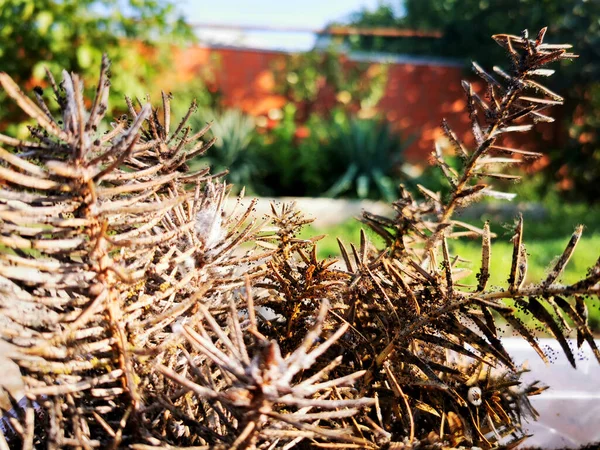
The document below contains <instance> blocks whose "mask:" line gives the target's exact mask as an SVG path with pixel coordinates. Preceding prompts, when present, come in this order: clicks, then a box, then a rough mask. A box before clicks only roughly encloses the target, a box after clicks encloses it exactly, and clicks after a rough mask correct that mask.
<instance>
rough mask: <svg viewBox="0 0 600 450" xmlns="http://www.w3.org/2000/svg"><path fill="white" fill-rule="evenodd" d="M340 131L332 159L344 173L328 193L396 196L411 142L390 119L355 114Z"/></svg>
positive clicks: (329, 195) (365, 196)
mask: <svg viewBox="0 0 600 450" xmlns="http://www.w3.org/2000/svg"><path fill="white" fill-rule="evenodd" d="M336 131H337V133H336V135H335V137H334V139H333V140H332V142H331V143H330V146H331V152H332V158H331V161H338V163H337V167H339V168H340V169H342V170H343V173H342V175H341V176H340V177H339V178H337V180H335V182H334V183H333V185H332V186H331V187H330V188H329V189H328V190H327V191H326V192H325V193H324V194H325V195H326V196H328V197H337V196H339V195H340V194H344V193H346V194H349V195H350V196H352V197H354V196H356V197H358V198H361V199H362V198H380V199H384V200H385V201H388V202H391V201H393V200H395V199H396V198H397V193H398V192H397V184H398V176H397V175H398V168H399V165H400V163H401V158H402V149H403V147H404V145H408V143H409V142H408V143H407V142H404V143H403V142H402V141H401V139H400V137H399V136H398V134H396V133H394V132H393V131H392V129H391V126H390V124H389V123H388V122H385V121H381V120H377V119H359V118H352V119H350V121H349V122H347V123H345V124H343V125H340V126H338V129H337V130H336ZM333 180H334V179H333V178H332V181H333Z"/></svg>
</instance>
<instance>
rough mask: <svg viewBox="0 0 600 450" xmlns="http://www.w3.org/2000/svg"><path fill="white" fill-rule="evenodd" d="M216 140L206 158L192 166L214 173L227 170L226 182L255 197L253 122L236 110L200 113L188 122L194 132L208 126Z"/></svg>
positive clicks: (203, 111) (249, 117) (213, 110)
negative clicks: (206, 168)
mask: <svg viewBox="0 0 600 450" xmlns="http://www.w3.org/2000/svg"><path fill="white" fill-rule="evenodd" d="M209 122H212V126H211V128H210V130H211V133H212V135H213V136H214V137H215V138H216V141H215V143H214V145H213V146H212V147H211V148H210V149H209V150H208V152H207V153H206V155H205V156H204V157H201V158H197V159H196V160H195V161H194V164H193V165H206V166H210V167H211V169H212V171H213V172H214V173H218V172H222V171H225V170H227V171H228V172H229V173H228V174H227V176H226V179H227V181H229V182H230V183H232V184H233V185H234V188H235V189H237V190H239V189H241V188H242V187H246V190H247V192H249V193H254V192H255V185H256V183H257V178H256V174H257V173H258V170H259V166H258V164H259V161H257V158H256V156H255V154H254V152H253V149H252V148H251V145H252V144H253V140H255V139H256V133H255V123H254V118H253V117H251V116H249V115H247V114H244V113H243V112H242V111H240V110H239V109H226V110H223V111H218V110H215V109H206V108H204V109H202V108H201V109H200V111H198V113H196V114H194V115H193V116H192V118H191V120H190V125H191V126H192V128H193V129H197V130H200V129H202V128H203V127H204V126H206V124H207V123H209Z"/></svg>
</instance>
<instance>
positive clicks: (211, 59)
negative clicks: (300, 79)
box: [165, 47, 510, 163]
mask: <svg viewBox="0 0 600 450" xmlns="http://www.w3.org/2000/svg"><path fill="white" fill-rule="evenodd" d="M282 55H283V54H282V53H278V52H272V51H260V50H251V49H223V48H219V49H211V48H206V47H192V48H189V49H185V50H182V51H180V52H179V53H178V54H177V55H176V66H177V68H178V70H177V71H176V72H178V74H179V75H178V77H179V78H180V79H179V80H178V82H186V81H189V80H191V79H192V78H194V77H198V76H202V73H203V72H204V73H205V72H206V71H207V70H210V71H213V75H214V79H215V80H216V84H217V87H218V88H219V89H220V91H221V92H222V94H223V102H224V104H225V105H226V106H229V107H236V108H240V109H242V110H244V111H246V112H248V113H250V114H252V115H257V116H258V115H264V114H267V113H268V111H269V110H270V109H272V108H281V107H282V106H283V105H284V104H285V101H286V100H285V98H284V97H283V96H280V95H277V94H274V92H273V88H274V81H273V76H272V72H271V71H272V70H273V67H275V66H276V62H277V61H278V60H281V57H282ZM388 70H389V71H388V83H387V86H386V93H385V95H384V97H383V98H382V100H381V101H380V103H379V105H378V110H379V112H380V113H382V114H384V115H385V116H386V117H387V119H388V120H389V121H390V122H391V123H392V124H393V125H394V126H395V128H396V129H397V130H400V131H401V132H402V133H403V134H404V135H405V136H415V137H416V138H417V139H416V140H415V142H414V143H413V144H412V145H411V147H410V148H408V149H407V153H406V157H407V159H408V160H409V161H411V162H415V163H418V162H424V161H426V160H427V159H428V157H429V155H430V154H431V152H432V150H433V148H434V145H433V144H434V141H435V139H436V138H437V137H439V136H440V135H441V128H440V123H441V121H442V119H443V118H446V119H447V120H448V121H449V123H450V125H451V126H452V128H453V129H454V130H455V132H456V133H457V134H458V135H459V137H461V138H462V139H463V141H464V142H465V144H466V145H471V144H472V143H473V139H472V137H471V135H470V133H469V128H470V125H469V119H468V117H467V115H466V114H465V113H464V108H465V97H464V92H463V90H462V87H461V83H460V82H461V79H463V78H464V77H465V73H464V71H463V69H462V68H461V67H458V66H451V65H436V64H434V63H432V64H422V63H419V64H412V63H393V64H390V65H389V69H388ZM165 82H167V81H165ZM506 143H507V144H509V143H510V142H506Z"/></svg>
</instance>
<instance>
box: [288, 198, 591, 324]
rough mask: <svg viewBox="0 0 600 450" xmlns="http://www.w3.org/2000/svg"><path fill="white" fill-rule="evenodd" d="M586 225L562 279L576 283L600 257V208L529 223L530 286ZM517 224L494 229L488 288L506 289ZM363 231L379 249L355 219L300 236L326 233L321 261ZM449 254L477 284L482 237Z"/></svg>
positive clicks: (572, 208)
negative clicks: (575, 233) (571, 238)
mask: <svg viewBox="0 0 600 450" xmlns="http://www.w3.org/2000/svg"><path fill="white" fill-rule="evenodd" d="M484 219H485V216H484V217H482V218H481V219H479V220H469V221H468V222H470V223H471V224H473V225H476V226H479V227H481V226H483V223H484V221H485V220H484ZM580 223H583V224H586V226H585V228H584V233H583V237H582V238H581V240H580V241H579V244H578V245H577V248H576V250H575V253H574V254H573V256H572V258H571V260H570V261H569V263H568V265H567V266H566V268H565V271H564V272H563V274H562V275H561V277H560V278H559V281H561V282H563V283H573V282H576V281H578V280H580V279H581V278H583V277H585V276H586V273H587V271H588V269H589V268H590V267H592V266H593V265H594V264H595V262H596V261H597V260H598V257H599V256H600V208H598V207H596V208H592V207H588V206H586V205H562V206H560V207H557V208H556V209H554V210H551V211H549V212H548V215H547V217H545V218H544V220H538V221H534V220H529V221H528V220H527V219H526V220H525V226H524V243H525V247H526V249H527V253H528V270H527V277H526V283H539V282H540V281H542V280H543V279H544V278H545V277H546V274H547V272H548V270H549V269H550V268H551V267H552V265H553V263H554V262H555V261H556V259H557V258H558V257H559V256H560V255H561V254H562V252H563V250H564V249H565V246H566V245H567V243H568V242H569V239H570V237H571V234H572V233H573V231H574V229H575V227H576V226H577V225H578V224H580ZM513 225H514V224H513V222H512V221H508V222H505V223H500V224H497V223H496V224H494V223H491V229H492V231H493V232H494V233H496V235H497V236H496V237H495V238H494V239H493V240H492V259H491V265H490V280H489V282H488V287H499V288H505V287H506V286H507V279H508V275H509V272H510V267H511V260H512V248H513V247H512V243H511V242H510V239H511V237H512V235H513ZM361 228H362V229H365V232H366V234H367V236H368V237H369V239H370V240H371V242H373V243H374V244H375V245H376V246H377V247H378V248H381V247H382V245H383V241H382V240H381V239H380V238H379V236H377V235H376V234H375V233H374V232H372V231H371V230H369V229H367V228H366V227H365V226H364V225H363V224H361V223H360V222H359V221H358V220H356V219H352V220H349V221H346V222H343V223H340V224H338V225H335V226H331V227H327V228H317V227H314V226H307V227H305V228H304V229H303V230H302V232H301V233H300V236H299V237H301V238H306V237H309V236H315V235H321V234H325V235H326V236H325V237H324V238H323V239H321V240H320V241H319V242H318V244H317V250H318V255H319V257H320V258H336V257H338V256H339V255H340V251H339V246H338V243H337V241H336V237H339V238H340V239H341V240H342V241H343V242H344V244H346V246H348V247H349V245H350V244H351V243H353V244H355V245H358V242H359V239H360V229H361ZM449 249H450V253H451V256H452V255H457V254H458V255H460V256H461V258H463V259H465V260H468V261H469V262H468V263H464V264H462V265H461V267H466V268H468V269H470V270H471V271H472V273H471V274H470V275H469V276H468V277H466V278H464V279H462V280H461V281H460V282H461V283H462V284H466V285H476V283H477V281H476V274H477V273H478V271H479V269H480V267H481V241H480V240H478V239H460V240H453V241H450V242H449ZM588 308H589V317H590V324H591V326H592V328H593V329H594V331H595V332H600V305H599V304H598V302H591V303H589V304H588Z"/></svg>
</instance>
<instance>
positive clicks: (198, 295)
mask: <svg viewBox="0 0 600 450" xmlns="http://www.w3.org/2000/svg"><path fill="white" fill-rule="evenodd" d="M544 34H545V30H542V31H541V32H540V34H539V35H538V37H537V38H536V39H535V40H530V39H528V37H527V35H526V33H524V34H523V35H522V36H521V37H517V36H510V35H497V36H495V37H494V39H495V40H496V41H497V42H498V43H500V44H501V45H502V46H504V47H505V48H506V49H507V51H508V53H509V58H510V65H511V69H510V70H509V71H508V72H505V71H503V70H502V69H500V68H497V67H495V68H494V75H491V74H489V73H487V72H486V71H485V70H484V69H483V68H481V67H480V66H478V65H476V64H474V70H475V72H476V73H477V74H478V75H479V76H480V77H481V78H482V79H483V80H484V82H485V83H486V84H487V89H486V96H483V95H481V94H480V93H477V92H475V91H474V90H473V88H472V86H471V85H470V84H469V83H464V84H463V87H464V90H465V93H466V96H467V109H468V113H469V116H470V120H471V124H472V132H473V135H474V138H475V141H476V148H475V149H468V148H467V147H466V146H465V145H463V144H462V143H461V142H460V141H459V140H458V138H457V136H456V135H455V133H453V132H452V130H451V129H450V127H449V126H448V124H447V123H446V122H444V123H443V125H442V127H443V129H444V131H445V134H446V135H447V137H448V140H449V142H450V143H451V144H452V146H453V147H454V148H455V150H456V152H457V153H458V154H459V155H460V156H461V157H462V158H463V160H464V164H463V167H462V170H460V171H455V170H454V169H452V168H451V166H450V165H449V164H447V163H446V162H445V161H444V155H443V154H442V152H441V149H439V148H436V152H435V154H434V159H435V163H436V165H437V166H438V167H439V168H440V170H441V171H442V173H443V174H444V176H445V178H446V179H447V180H448V183H449V184H450V186H451V188H452V194H451V196H450V197H449V199H447V200H446V199H444V198H443V197H441V196H440V195H439V194H438V193H436V192H433V191H431V190H430V189H428V188H427V187H426V186H419V191H420V193H421V194H422V195H423V197H424V200H423V201H418V200H416V199H415V198H414V197H413V196H412V194H411V193H410V192H408V191H407V190H406V189H405V188H403V187H401V190H400V198H399V199H398V200H397V201H396V202H394V203H393V208H394V210H395V217H393V218H386V217H380V216H377V215H373V214H369V213H365V214H364V216H363V219H362V221H363V223H365V224H366V225H367V226H369V227H371V228H372V229H373V230H374V231H375V232H376V233H378V234H379V235H380V236H381V237H382V238H383V240H384V242H385V247H384V248H383V249H377V248H376V247H375V246H374V245H373V244H371V243H370V242H369V240H368V239H367V235H366V234H365V233H364V232H361V236H360V244H359V245H358V248H357V246H354V245H351V246H350V247H349V248H346V246H344V244H343V243H341V241H340V249H341V254H342V260H343V266H342V268H338V267H336V266H335V261H328V260H324V261H322V260H319V259H318V257H317V251H316V245H317V242H318V240H319V239H320V237H319V236H317V237H314V238H310V239H298V238H297V237H296V235H297V232H298V230H299V229H300V228H301V227H302V226H303V225H305V224H307V223H309V222H310V221H309V220H307V219H305V218H304V217H303V216H302V214H301V213H300V212H298V211H296V210H295V208H294V207H293V205H282V206H281V207H277V206H275V205H273V206H272V215H271V216H270V221H271V227H270V228H266V227H263V226H262V224H261V223H259V221H258V220H256V219H255V218H253V217H252V214H251V212H252V208H253V206H254V204H251V205H250V207H249V208H248V209H246V210H245V211H241V212H237V211H235V212H226V211H225V209H224V205H225V199H226V197H227V195H228V193H229V187H228V186H227V185H226V184H225V183H223V182H222V181H221V180H220V177H221V175H222V174H215V175H211V174H210V172H209V170H208V169H203V170H200V171H197V172H193V173H190V172H189V168H188V165H187V163H188V161H189V160H190V159H191V158H194V157H195V156H197V155H200V154H202V153H203V152H205V151H206V150H207V149H208V148H209V147H210V146H211V145H212V144H213V143H214V138H213V139H210V140H205V139H203V136H204V135H205V133H206V132H207V130H208V128H209V127H210V124H207V125H206V127H203V128H202V129H201V130H197V131H196V130H192V129H191V128H190V127H189V126H188V125H187V123H188V119H189V118H190V116H191V115H192V114H193V113H194V111H195V109H196V105H195V104H192V106H191V107H190V109H189V111H188V112H187V113H186V114H185V116H184V117H183V118H182V119H181V120H180V121H178V122H177V124H178V125H177V126H176V127H175V129H174V130H172V120H171V117H170V110H171V108H170V102H171V97H170V95H166V94H163V95H162V105H161V109H162V111H161V109H156V108H153V107H152V106H151V105H150V102H149V99H146V103H144V104H142V101H140V100H138V99H135V101H133V100H131V99H126V104H127V108H128V110H129V116H128V117H127V116H125V117H121V118H119V119H117V120H115V121H114V122H113V123H112V124H111V126H112V128H111V130H110V131H109V132H108V133H106V134H102V135H98V131H97V130H98V129H99V126H100V123H101V121H102V120H104V114H105V112H106V99H107V98H108V91H109V88H110V79H109V78H110V75H109V70H108V59H107V58H103V62H102V67H101V70H100V77H99V83H98V86H97V88H96V93H95V96H94V99H93V100H92V101H91V102H90V103H88V104H89V105H91V108H90V110H89V112H86V108H85V104H86V103H85V102H84V100H83V98H82V92H83V91H82V86H81V82H80V80H79V78H78V77H77V76H76V75H70V74H68V73H67V72H64V73H63V82H62V83H61V84H60V85H58V84H57V83H56V81H55V80H54V78H53V77H52V76H51V74H49V83H50V87H51V89H52V91H53V93H54V96H55V97H56V100H57V102H58V105H59V110H60V115H61V116H62V124H61V122H60V121H59V120H56V119H55V118H53V116H52V114H50V111H52V109H51V108H49V107H48V105H47V104H46V103H45V100H44V96H43V91H41V90H40V89H36V91H35V93H34V96H35V102H34V101H33V100H31V99H29V97H27V96H26V95H25V94H23V93H22V92H21V91H20V90H19V89H18V88H17V87H16V85H15V84H14V82H13V81H12V80H10V78H9V77H8V76H7V75H6V74H1V75H0V84H2V86H3V87H4V88H5V90H6V91H7V93H8V94H9V96H11V97H12V98H13V99H14V100H15V101H16V102H17V104H18V105H20V106H21V107H22V108H23V110H24V111H25V112H26V113H28V114H29V115H30V116H31V117H32V118H34V119H35V120H37V121H38V122H39V123H38V125H37V126H35V127H31V129H30V131H31V138H30V140H28V141H20V140H17V139H14V138H11V137H8V136H3V135H0V143H2V145H4V146H6V149H5V148H0V179H1V181H2V188H1V189H0V338H1V339H2V340H4V341H6V342H8V343H9V344H10V348H11V353H10V355H9V356H10V358H11V359H12V360H13V361H14V362H16V363H17V365H18V366H19V368H20V370H21V374H22V380H23V385H24V389H25V394H26V397H25V398H24V399H23V400H21V401H18V400H19V399H13V400H14V401H13V409H12V410H11V411H10V412H9V413H7V414H5V415H4V416H3V417H2V419H1V420H0V425H1V427H2V433H3V434H4V437H5V441H6V445H8V446H10V447H24V448H33V447H38V446H40V447H48V448H95V447H99V448H140V449H141V448H150V447H152V448H190V447H191V448H211V449H221V448H228V449H229V448H240V449H241V448H248V449H250V448H272V449H291V448H294V447H297V448H312V447H313V446H321V447H327V448H380V449H387V448H394V447H396V446H399V445H400V444H402V445H405V444H406V445H417V444H419V445H422V446H426V445H432V446H448V447H457V446H468V445H471V446H473V445H475V446H479V447H481V448H486V449H489V448H498V447H499V446H500V445H501V444H502V445H503V444H506V443H508V444H507V445H517V444H518V443H520V442H522V440H523V439H524V438H525V436H524V435H523V432H522V430H521V420H522V418H523V417H526V416H535V415H536V413H535V411H534V410H533V408H532V407H531V405H530V404H529V400H528V398H529V397H530V396H532V395H536V394H538V393H539V392H541V391H542V390H543V388H540V387H538V386H536V385H535V384H534V385H531V386H522V385H521V383H520V376H521V373H522V372H521V369H520V368H518V367H515V365H514V363H513V361H512V360H511V358H510V356H509V355H508V352H507V351H506V349H505V348H504V346H503V343H502V341H501V340H500V339H499V337H498V336H499V335H500V333H499V329H498V328H499V322H500V320H499V319H498V317H497V316H500V317H502V318H503V319H504V320H505V321H506V322H508V323H509V324H511V325H512V326H513V327H514V329H515V330H516V331H517V332H518V333H519V334H521V335H522V336H523V337H524V338H525V339H526V340H527V341H528V342H529V343H530V345H531V346H532V348H533V349H534V350H535V351H537V352H538V353H539V355H540V357H541V358H542V359H544V360H547V359H548V358H547V356H546V355H545V354H544V352H543V350H542V348H540V346H539V344H538V343H537V342H536V336H535V334H534V333H533V332H532V331H531V330H530V329H529V328H528V327H527V326H526V325H525V324H524V323H523V322H522V321H521V320H520V318H519V317H518V316H517V315H516V314H515V309H514V308H513V307H511V306H508V305H506V304H505V303H504V300H505V299H511V300H513V301H514V302H515V303H516V305H517V306H518V307H519V308H520V309H521V310H522V311H524V312H525V313H528V314H530V315H532V316H533V318H534V319H535V320H537V321H538V323H540V324H542V325H543V326H544V328H545V329H547V330H549V332H550V333H552V334H553V335H554V336H555V337H556V339H557V340H558V342H559V344H560V345H561V346H562V347H563V350H564V352H565V353H566V354H567V358H568V359H569V361H570V362H571V363H572V364H573V365H574V364H575V355H574V354H573V351H572V350H571V349H570V347H569V342H568V340H567V338H568V332H569V331H570V330H573V332H575V333H576V338H577V344H578V346H581V345H583V344H584V343H587V344H588V345H589V346H590V347H591V348H592V351H593V352H594V354H595V356H596V357H597V358H598V360H599V361H600V351H599V350H598V348H597V346H596V344H595V341H594V339H593V335H592V333H591V330H590V329H589V327H588V325H587V306H586V302H585V300H584V298H585V297H589V296H596V297H597V296H598V295H599V293H600V259H599V261H598V263H596V265H595V266H594V267H592V268H591V269H590V270H589V272H588V275H587V276H586V277H585V278H584V279H582V280H580V281H578V282H576V283H573V284H570V285H565V284H561V283H560V275H561V273H562V272H563V270H564V268H565V266H566V264H567V263H568V261H569V260H570V258H571V256H572V254H573V252H574V250H575V247H576V244H577V242H578V240H579V238H580V236H581V232H582V229H581V227H578V229H577V230H576V231H575V233H574V235H573V237H572V238H571V241H570V242H569V243H568V244H567V246H566V249H565V251H564V252H563V254H562V256H560V257H559V258H558V259H557V262H556V263H555V265H554V267H553V269H552V270H551V272H550V273H549V275H548V276H547V277H546V278H545V279H544V280H543V281H542V282H541V283H539V284H528V281H527V280H526V269H527V254H526V252H525V247H524V245H523V239H522V236H523V222H522V219H521V220H519V223H518V225H517V230H516V232H515V238H514V239H513V246H514V252H513V263H512V267H511V270H510V278H509V281H508V286H507V289H504V290H502V289H499V288H496V287H491V288H490V287H488V281H489V278H490V267H492V266H491V239H492V238H493V237H494V235H493V233H491V231H490V226H489V224H487V223H486V224H485V225H484V226H483V228H479V227H476V226H472V225H469V224H466V223H464V222H461V221H459V220H455V219H454V218H453V213H454V212H455V211H456V210H457V208H459V207H460V206H461V205H463V204H465V203H468V202H471V201H473V200H475V199H477V198H479V197H480V196H482V195H488V196H495V197H498V198H510V197H511V195H512V194H507V193H503V192H497V191H494V190H493V189H491V188H490V186H488V184H487V183H486V182H483V181H482V179H487V178H491V179H494V178H504V179H506V178H507V175H506V174H504V173H501V172H498V171H497V168H498V167H502V166H504V165H507V164H515V163H520V162H521V161H522V160H524V159H527V158H533V157H537V156H539V154H538V153H536V152H530V151H526V150H520V149H513V148H510V147H506V146H504V145H502V143H501V142H500V141H499V138H500V137H501V136H502V135H503V134H505V133H508V132H520V131H525V130H528V129H530V128H531V123H523V122H524V121H525V120H530V122H533V123H536V122H538V121H549V120H551V118H550V117H549V116H547V109H548V108H549V107H550V106H553V105H556V104H559V103H560V101H561V100H562V99H560V97H559V96H558V95H557V94H556V93H553V92H551V91H549V90H548V89H546V88H544V87H543V86H542V85H541V84H540V83H538V82H537V81H534V80H533V79H532V78H533V77H538V76H550V75H551V74H552V73H551V72H552V71H549V70H548V69H545V68H542V66H543V65H545V64H546V63H549V62H553V61H556V60H560V59H565V58H570V57H573V56H574V55H571V54H569V53H566V49H567V47H565V46H561V45H558V46H557V45H549V44H544V43H543V38H544ZM531 91H535V92H536V93H535V94H534V93H532V92H531ZM507 156H508V157H507ZM517 158H518V159H517ZM508 177H512V176H508ZM462 237H477V238H479V237H481V239H482V263H481V269H480V272H479V275H478V283H477V286H467V285H464V284H463V283H464V281H462V280H463V278H464V277H465V276H466V275H468V273H469V270H468V268H466V267H464V264H465V261H464V260H462V259H461V258H460V256H459V255H456V254H454V252H453V249H452V246H451V242H452V241H451V239H457V238H462ZM246 243H253V244H254V245H252V246H245V245H244V247H242V245H243V244H246ZM571 297H573V298H574V300H571ZM329 305H331V306H329ZM551 311H552V312H551ZM246 317H247V319H246ZM492 369H493V370H492ZM2 445H4V441H2V440H0V446H2Z"/></svg>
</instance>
